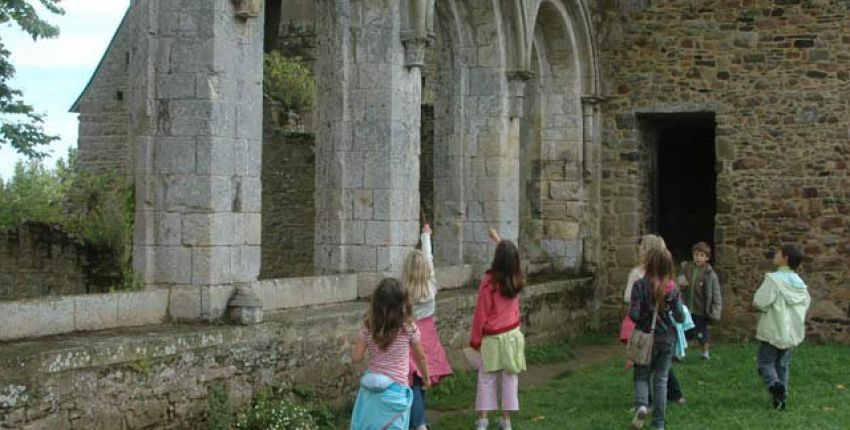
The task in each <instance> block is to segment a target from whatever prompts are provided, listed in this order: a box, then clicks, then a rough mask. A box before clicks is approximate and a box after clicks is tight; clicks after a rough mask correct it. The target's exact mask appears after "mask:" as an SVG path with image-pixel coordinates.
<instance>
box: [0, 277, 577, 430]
mask: <svg viewBox="0 0 850 430" xmlns="http://www.w3.org/2000/svg"><path fill="white" fill-rule="evenodd" d="M592 295H593V293H592V289H591V284H590V282H589V281H588V280H587V279H576V280H569V281H560V282H553V283H548V284H538V285H531V286H529V287H528V288H527V289H526V290H525V291H524V292H523V301H522V303H523V309H522V315H523V330H524V331H525V333H526V335H527V338H528V339H529V341H530V342H539V341H542V340H547V339H554V338H560V337H563V336H568V335H578V334H580V333H582V332H583V331H584V330H586V329H587V327H588V322H589V314H588V303H589V301H590V300H591V298H592ZM474 305H475V294H474V290H471V289H464V290H457V291H445V292H441V293H440V296H439V298H438V304H437V317H438V329H439V331H440V334H441V337H442V341H443V343H444V345H446V349H447V351H448V352H449V355H450V357H451V359H452V360H453V362H454V363H455V364H456V365H457V366H463V364H462V363H463V359H462V354H461V349H462V348H463V347H464V346H465V345H466V342H467V339H468V337H467V336H468V331H469V324H470V321H471V319H472V318H471V316H472V311H473V307H474ZM364 307H365V303H364V302H353V303H346V304H341V305H333V306H325V307H310V308H301V309H295V310H292V311H287V312H283V313H280V314H275V315H272V316H271V317H270V318H268V320H269V321H267V322H266V323H263V324H261V325H258V326H253V327H234V326H221V325H219V326H153V327H143V328H137V329H125V330H123V331H121V332H102V333H100V334H96V335H77V336H68V337H66V338H63V339H61V340H54V341H51V342H41V341H37V340H36V341H24V342H15V343H7V344H4V345H3V348H2V350H0V427H3V428H44V429H48V428H49V429H53V430H63V429H71V428H74V429H121V428H124V429H141V428H169V429H176V428H204V423H205V421H206V414H207V410H208V403H207V396H208V393H209V391H210V389H211V388H212V387H216V386H224V387H225V388H226V390H227V392H228V394H229V397H230V399H231V402H232V403H233V405H234V406H235V407H239V406H241V405H243V404H245V403H246V402H247V401H248V400H249V399H250V398H251V397H252V396H253V395H254V394H256V393H257V391H259V390H260V389H261V388H262V387H263V386H264V385H266V384H270V383H275V384H279V385H285V386H301V387H305V386H309V387H314V388H315V393H316V398H317V399H322V400H323V401H340V400H342V401H350V400H352V399H353V398H354V389H355V388H356V383H357V379H358V377H359V375H360V373H361V368H360V367H354V366H352V365H351V363H350V359H349V352H350V349H351V343H352V340H353V338H354V335H355V333H356V329H357V327H358V326H359V324H360V323H361V321H362V316H363V309H364ZM471 400H472V399H470V401H471Z"/></svg>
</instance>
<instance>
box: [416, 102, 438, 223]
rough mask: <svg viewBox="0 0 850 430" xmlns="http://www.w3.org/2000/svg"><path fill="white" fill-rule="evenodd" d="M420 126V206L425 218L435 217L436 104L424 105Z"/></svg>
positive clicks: (429, 219)
mask: <svg viewBox="0 0 850 430" xmlns="http://www.w3.org/2000/svg"><path fill="white" fill-rule="evenodd" d="M421 115H422V116H421V124H420V128H419V133H420V140H419V145H420V146H419V148H420V149H419V150H420V153H419V207H420V208H421V209H422V214H423V215H425V219H423V220H422V221H423V222H424V221H425V220H428V221H429V222H430V221H431V220H433V219H434V143H435V142H434V106H433V105H422V113H421Z"/></svg>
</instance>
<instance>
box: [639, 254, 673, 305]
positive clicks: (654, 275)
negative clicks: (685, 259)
mask: <svg viewBox="0 0 850 430" xmlns="http://www.w3.org/2000/svg"><path fill="white" fill-rule="evenodd" d="M645 269H646V278H647V279H649V280H650V281H652V283H653V286H654V287H655V288H654V292H655V302H656V304H657V305H658V309H659V310H660V309H661V308H662V307H663V305H664V290H665V289H666V287H667V284H668V283H669V282H670V280H671V279H673V257H672V256H671V255H670V251H667V250H666V249H658V248H652V249H650V250H648V251H647V252H646V266H645Z"/></svg>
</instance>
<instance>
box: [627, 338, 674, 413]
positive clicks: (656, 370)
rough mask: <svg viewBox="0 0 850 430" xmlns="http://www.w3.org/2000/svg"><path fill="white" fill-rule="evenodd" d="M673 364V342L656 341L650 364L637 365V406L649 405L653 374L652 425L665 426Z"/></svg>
mask: <svg viewBox="0 0 850 430" xmlns="http://www.w3.org/2000/svg"><path fill="white" fill-rule="evenodd" d="M672 364H673V344H672V343H667V342H656V343H655V344H654V345H653V346H652V361H651V362H650V363H649V366H635V408H639V407H641V406H649V377H650V375H651V376H652V383H653V384H652V385H653V398H654V399H655V405H654V406H653V407H652V426H653V427H654V428H663V427H664V413H665V411H666V410H667V374H668V373H669V372H670V366H671V365H672Z"/></svg>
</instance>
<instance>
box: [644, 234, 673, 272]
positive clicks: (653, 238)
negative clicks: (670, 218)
mask: <svg viewBox="0 0 850 430" xmlns="http://www.w3.org/2000/svg"><path fill="white" fill-rule="evenodd" d="M652 249H657V250H660V251H666V250H667V244H666V243H664V239H662V238H661V236H658V235H655V234H645V235H643V236H641V238H640V244H639V245H638V265H639V266H640V267H645V266H646V257H647V254H648V253H649V251H650V250H652Z"/></svg>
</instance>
